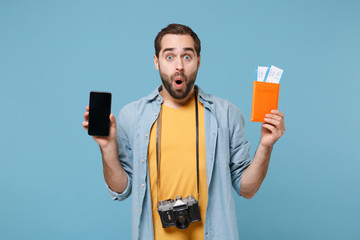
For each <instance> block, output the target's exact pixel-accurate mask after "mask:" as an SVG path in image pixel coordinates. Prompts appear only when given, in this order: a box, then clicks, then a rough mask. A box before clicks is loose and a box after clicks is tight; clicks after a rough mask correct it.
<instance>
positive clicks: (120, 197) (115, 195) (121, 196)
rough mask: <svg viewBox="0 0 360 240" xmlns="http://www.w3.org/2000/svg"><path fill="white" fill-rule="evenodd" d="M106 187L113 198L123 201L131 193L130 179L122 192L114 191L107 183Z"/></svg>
mask: <svg viewBox="0 0 360 240" xmlns="http://www.w3.org/2000/svg"><path fill="white" fill-rule="evenodd" d="M106 188H107V190H108V191H109V193H110V196H111V198H112V199H113V200H118V201H122V200H125V199H126V198H127V197H128V196H129V195H130V193H131V187H130V181H128V183H127V186H126V188H125V190H124V192H122V193H118V192H114V191H113V190H111V188H110V187H109V186H108V185H107V184H106Z"/></svg>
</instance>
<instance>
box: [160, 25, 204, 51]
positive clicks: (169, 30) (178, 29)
mask: <svg viewBox="0 0 360 240" xmlns="http://www.w3.org/2000/svg"><path fill="white" fill-rule="evenodd" d="M166 34H177V35H186V34H188V35H190V36H191V37H192V38H193V39H194V47H195V51H196V54H197V55H198V56H200V51H201V43H200V39H199V38H198V36H197V35H196V33H195V32H194V31H193V30H192V29H191V28H190V27H188V26H185V25H181V24H176V23H172V24H169V25H168V26H167V27H165V28H163V29H161V31H160V32H159V33H158V35H157V36H156V38H155V41H154V46H155V55H156V57H159V52H160V49H161V40H162V38H163V37H164V36H165V35H166Z"/></svg>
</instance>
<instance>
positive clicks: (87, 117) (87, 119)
mask: <svg viewBox="0 0 360 240" xmlns="http://www.w3.org/2000/svg"><path fill="white" fill-rule="evenodd" d="M84 120H85V121H86V122H87V121H89V112H85V113H84Z"/></svg>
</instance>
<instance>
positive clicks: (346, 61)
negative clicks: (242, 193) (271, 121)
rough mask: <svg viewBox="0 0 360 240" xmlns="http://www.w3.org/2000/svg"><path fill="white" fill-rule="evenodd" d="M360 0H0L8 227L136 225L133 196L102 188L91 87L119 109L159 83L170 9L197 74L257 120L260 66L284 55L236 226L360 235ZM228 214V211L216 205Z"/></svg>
mask: <svg viewBox="0 0 360 240" xmlns="http://www.w3.org/2000/svg"><path fill="white" fill-rule="evenodd" d="M359 9H360V4H359V2H358V1H350V0H349V1H308V0H306V1H296V2H295V1H276V0H274V1H229V2H223V3H220V1H203V2H195V1H169V0H166V1H16V0H14V1H10V0H9V1H6V0H1V1H0V92H1V93H0V109H1V111H0V148H1V149H0V159H1V162H0V163H1V165H0V238H1V239H105V238H106V237H114V239H129V238H130V219H131V216H130V206H131V201H130V199H128V200H126V201H125V202H121V203H120V202H113V201H112V200H111V199H110V197H109V195H108V193H107V190H106V189H105V184H104V181H103V175H102V163H101V159H100V156H101V155H100V151H99V149H98V146H97V145H96V143H95V142H94V141H93V139H92V138H90V137H89V136H88V135H87V133H86V131H85V130H84V129H83V128H82V125H81V124H82V121H83V113H84V108H85V106H86V105H87V104H88V97H89V96H88V95H89V92H90V91H91V90H102V91H111V92H112V93H113V105H112V112H113V113H114V114H115V115H117V113H118V112H119V110H120V109H121V107H123V106H124V105H125V104H126V103H128V102H130V101H133V100H136V99H138V98H140V97H142V96H145V95H147V94H148V93H150V92H152V91H153V90H154V89H155V88H156V87H157V86H158V85H159V84H160V79H159V76H158V72H157V71H156V70H155V68H154V65H153V54H154V48H153V40H154V38H155V36H156V34H157V33H158V32H159V31H160V30H161V28H163V27H165V26H166V25H167V24H169V23H173V22H176V23H182V24H186V25H189V26H191V27H192V28H193V29H194V31H195V32H197V34H198V35H199V37H200V39H201V41H202V63H201V68H200V70H199V74H198V79H197V84H199V85H200V86H201V87H202V88H203V89H204V90H205V91H207V92H209V93H212V94H215V95H217V96H219V97H222V98H225V99H228V100H230V101H232V102H233V103H234V104H235V105H237V106H238V107H239V108H240V109H241V110H242V112H243V114H244V117H245V119H246V133H247V136H248V139H249V141H250V142H251V143H252V150H251V154H252V155H253V154H254V152H255V150H256V148H257V144H258V142H259V139H260V126H261V125H260V123H253V122H250V113H251V98H252V81H253V80H254V78H255V68H256V67H257V66H263V65H265V66H266V65H270V64H273V65H275V66H278V67H280V68H283V69H284V75H283V78H282V82H281V89H280V99H279V109H280V110H281V111H282V112H284V113H285V120H286V127H287V129H286V132H285V135H284V136H283V137H282V138H281V139H280V140H279V141H278V142H277V143H276V145H275V149H274V151H273V154H272V158H271V163H270V167H269V172H268V175H267V177H266V179H265V182H264V183H263V185H262V187H261V188H260V191H259V192H258V193H257V195H256V196H255V197H254V198H253V199H251V200H246V199H243V198H241V197H239V196H235V199H236V204H237V208H236V211H237V215H238V226H239V234H240V238H241V239H355V238H359V236H360V231H359V228H358V227H359V225H360V224H359V222H360V221H359V218H358V216H359V213H360V207H359V199H358V198H359V197H360V188H359V182H360V176H359V174H358V171H359V168H360V163H359V162H360V154H359V146H360V144H359V143H360V142H359V135H360V131H359V125H358V120H359V119H360V114H359V107H358V103H359V97H358V96H359V94H358V92H359V87H360V83H359V82H360V77H359V76H360V67H359V64H360V47H359V43H360V15H359ZM219 217H221V216H219Z"/></svg>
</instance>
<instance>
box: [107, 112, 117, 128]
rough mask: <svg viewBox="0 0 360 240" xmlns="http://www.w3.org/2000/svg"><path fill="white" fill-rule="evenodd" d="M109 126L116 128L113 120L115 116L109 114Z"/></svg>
mask: <svg viewBox="0 0 360 240" xmlns="http://www.w3.org/2000/svg"><path fill="white" fill-rule="evenodd" d="M109 118H110V124H111V126H115V127H116V119H115V116H114V114H112V113H111V114H110V117H109Z"/></svg>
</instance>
